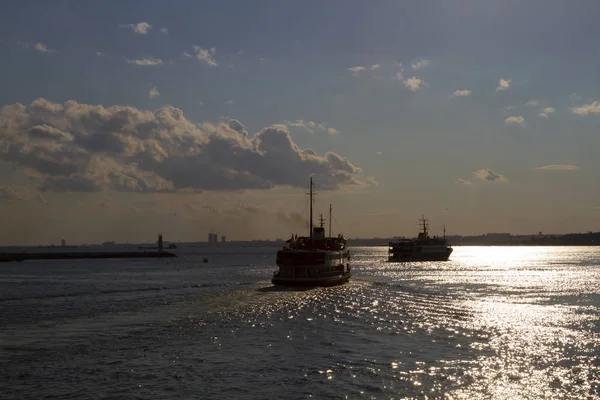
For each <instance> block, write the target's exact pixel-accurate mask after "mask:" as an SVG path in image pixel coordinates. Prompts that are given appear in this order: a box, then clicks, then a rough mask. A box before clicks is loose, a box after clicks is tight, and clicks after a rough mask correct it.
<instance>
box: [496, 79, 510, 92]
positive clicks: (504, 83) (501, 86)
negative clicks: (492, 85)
mask: <svg viewBox="0 0 600 400" xmlns="http://www.w3.org/2000/svg"><path fill="white" fill-rule="evenodd" d="M511 82H512V79H500V82H499V83H498V87H497V88H496V92H497V91H499V90H506V89H508V88H509V87H510V83H511Z"/></svg>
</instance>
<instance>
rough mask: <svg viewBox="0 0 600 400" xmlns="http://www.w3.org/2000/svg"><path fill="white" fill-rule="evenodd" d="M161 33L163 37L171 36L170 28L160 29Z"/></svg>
mask: <svg viewBox="0 0 600 400" xmlns="http://www.w3.org/2000/svg"><path fill="white" fill-rule="evenodd" d="M160 33H161V34H162V35H168V34H169V29H168V28H160Z"/></svg>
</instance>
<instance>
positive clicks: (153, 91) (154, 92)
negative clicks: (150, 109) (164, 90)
mask: <svg viewBox="0 0 600 400" xmlns="http://www.w3.org/2000/svg"><path fill="white" fill-rule="evenodd" d="M158 96H160V92H159V91H158V88H157V87H156V86H154V87H153V88H152V89H150V91H149V92H148V97H149V98H151V99H153V98H155V97H158Z"/></svg>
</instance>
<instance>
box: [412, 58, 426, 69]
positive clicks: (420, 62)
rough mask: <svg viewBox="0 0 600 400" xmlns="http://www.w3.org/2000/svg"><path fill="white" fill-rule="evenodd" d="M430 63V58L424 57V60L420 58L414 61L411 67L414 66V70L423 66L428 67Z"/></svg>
mask: <svg viewBox="0 0 600 400" xmlns="http://www.w3.org/2000/svg"><path fill="white" fill-rule="evenodd" d="M430 63H431V61H429V60H425V59H423V60H418V61H414V62H413V63H412V64H411V67H412V69H414V70H418V69H421V68H425V67H427V66H428V65H429V64H430Z"/></svg>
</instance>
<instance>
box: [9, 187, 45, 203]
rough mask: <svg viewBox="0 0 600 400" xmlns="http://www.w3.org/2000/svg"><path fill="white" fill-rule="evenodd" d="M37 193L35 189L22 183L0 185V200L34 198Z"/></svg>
mask: <svg viewBox="0 0 600 400" xmlns="http://www.w3.org/2000/svg"><path fill="white" fill-rule="evenodd" d="M37 194H38V193H37V190H35V189H32V188H29V187H26V186H22V185H8V186H0V202H2V201H13V200H23V201H29V200H34V199H37V198H38V196H37Z"/></svg>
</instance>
